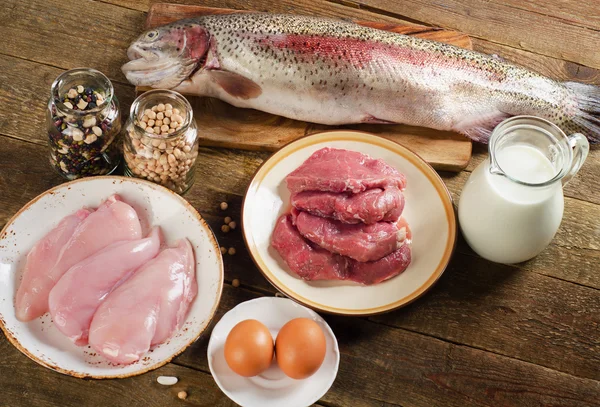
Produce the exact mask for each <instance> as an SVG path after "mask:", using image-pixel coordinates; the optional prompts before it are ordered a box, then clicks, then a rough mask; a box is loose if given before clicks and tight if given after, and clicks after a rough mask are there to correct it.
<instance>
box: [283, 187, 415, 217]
mask: <svg viewBox="0 0 600 407" xmlns="http://www.w3.org/2000/svg"><path fill="white" fill-rule="evenodd" d="M291 200H292V205H293V206H294V208H296V209H299V210H302V211H306V212H309V213H311V214H313V215H316V216H321V217H327V218H333V219H337V220H339V221H340V222H344V223H350V224H354V223H361V222H362V223H365V224H367V225H370V224H372V223H375V222H381V221H384V222H396V221H397V220H398V219H399V218H400V215H402V210H403V209H404V194H403V193H402V191H400V190H399V189H398V188H396V187H390V188H386V189H381V188H373V189H369V190H367V191H365V192H360V193H358V194H348V193H341V194H340V193H335V192H323V191H304V192H298V193H297V194H294V195H292V199H291Z"/></svg>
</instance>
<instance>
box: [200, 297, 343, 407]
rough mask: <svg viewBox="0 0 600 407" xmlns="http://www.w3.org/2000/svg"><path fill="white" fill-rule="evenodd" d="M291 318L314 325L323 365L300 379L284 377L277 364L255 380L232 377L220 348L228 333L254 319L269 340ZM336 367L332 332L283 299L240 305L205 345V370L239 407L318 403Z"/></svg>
mask: <svg viewBox="0 0 600 407" xmlns="http://www.w3.org/2000/svg"><path fill="white" fill-rule="evenodd" d="M294 318H310V319H312V320H313V321H315V322H317V323H318V324H319V325H320V326H321V329H323V333H325V339H326V341H327V353H326V354H325V360H324V361H323V364H322V365H321V367H320V368H319V370H317V372H316V373H315V374H313V375H312V376H310V377H308V378H306V379H304V380H294V379H290V378H289V377H287V376H286V375H285V374H284V373H283V372H282V371H281V369H279V367H277V363H275V362H274V363H273V365H271V367H270V368H269V369H268V370H267V371H265V372H263V373H262V374H260V375H258V376H255V377H242V376H240V375H238V374H236V373H234V372H233V371H232V370H231V369H230V368H229V366H228V365H227V362H226V361H225V354H224V352H223V347H224V346H225V340H226V339H227V335H228V334H229V332H230V331H231V329H232V328H233V327H234V326H235V325H237V324H238V323H239V322H241V321H243V320H245V319H256V320H258V321H260V322H262V323H263V324H265V325H266V326H267V328H269V331H271V334H272V335H273V339H276V338H277V334H278V333H279V330H280V329H281V327H283V325H285V324H286V323H287V322H288V321H289V320H291V319H294ZM339 364H340V351H339V349H338V344H337V340H336V339H335V335H334V334H333V331H332V330H331V328H330V327H329V325H327V322H325V320H324V319H323V318H321V317H320V316H319V315H318V314H317V313H316V312H314V311H311V310H309V309H308V308H305V307H303V306H301V305H299V304H296V303H295V302H293V301H290V300H288V299H286V298H275V297H262V298H257V299H254V300H250V301H246V302H243V303H241V304H239V305H237V306H236V307H235V308H233V309H232V310H231V311H229V312H228V313H227V314H225V315H223V318H221V320H220V321H219V322H218V323H217V325H215V328H214V329H213V332H212V335H211V336H210V341H209V342H208V366H209V367H210V372H211V373H212V376H213V378H214V379H215V382H217V385H218V386H219V387H220V388H221V390H222V391H223V393H225V394H226V395H227V397H229V398H230V399H231V400H233V401H235V402H236V403H238V404H239V405H241V406H243V407H281V406H285V407H306V406H310V405H311V404H313V403H315V402H316V401H317V400H319V399H320V398H321V397H323V395H324V394H325V393H327V390H329V388H330V387H331V385H332V384H333V382H334V381H335V377H336V375H337V371H338V367H339Z"/></svg>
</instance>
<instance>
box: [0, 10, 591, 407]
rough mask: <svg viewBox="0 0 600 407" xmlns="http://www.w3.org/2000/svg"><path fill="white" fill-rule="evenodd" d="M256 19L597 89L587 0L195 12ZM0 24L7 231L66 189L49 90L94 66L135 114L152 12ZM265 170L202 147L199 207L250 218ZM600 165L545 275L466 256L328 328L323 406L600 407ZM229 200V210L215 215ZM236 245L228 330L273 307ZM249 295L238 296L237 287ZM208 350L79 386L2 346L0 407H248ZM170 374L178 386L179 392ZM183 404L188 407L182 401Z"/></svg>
mask: <svg viewBox="0 0 600 407" xmlns="http://www.w3.org/2000/svg"><path fill="white" fill-rule="evenodd" d="M179 2H180V3H187V4H201V5H204V6H209V7H229V8H237V9H244V10H260V11H273V12H296V13H305V14H314V15H324V16H337V17H342V18H352V19H358V20H365V21H380V22H385V23H394V24H402V23H416V24H424V25H441V26H443V27H444V28H448V29H454V30H460V31H463V32H465V33H467V34H469V35H471V36H472V38H473V45H474V48H475V49H477V50H481V51H484V52H487V53H495V54H498V55H501V56H503V57H504V58H506V59H508V60H511V61H514V62H517V63H520V64H522V65H524V66H527V67H530V68H533V69H536V70H538V71H540V72H542V73H544V74H546V75H548V76H551V77H554V78H557V79H561V80H578V81H582V82H586V83H595V84H599V85H600V71H599V70H598V69H600V54H599V53H598V52H597V48H598V44H600V14H599V12H598V9H597V6H596V4H595V2H581V1H575V0H560V1H559V0H545V1H538V2H520V1H517V0H489V1H485V2H482V1H480V0H479V1H478V0H461V1H458V0H442V1H435V0H396V1H390V0H360V3H359V2H358V1H354V0H339V1H338V0H336V1H327V0H318V1H315V0H279V1H273V0H203V1H202V2H200V1H199V0H182V1H179ZM2 6H3V7H2V8H0V23H1V24H0V38H2V41H0V141H1V142H0V226H1V225H3V224H4V223H5V222H6V221H7V220H8V219H9V218H10V216H12V215H13V214H14V213H15V212H16V211H17V210H18V209H19V208H20V207H21V206H23V205H24V204H25V203H26V202H27V201H29V200H30V199H32V198H33V197H35V196H36V195H37V194H39V193H41V192H43V191H44V190H46V189H48V188H50V187H51V186H54V185H57V184H59V183H61V182H62V180H61V178H60V177H58V176H57V175H55V174H54V173H52V171H51V170H50V167H49V165H48V163H47V159H46V156H47V151H46V141H45V137H46V136H45V132H44V109H45V104H46V97H47V95H48V92H49V89H50V84H51V82H52V80H53V79H54V78H55V77H56V76H57V75H58V74H59V73H61V72H62V71H64V70H65V69H69V68H74V67H77V66H91V67H95V68H97V69H100V70H102V71H103V72H105V73H106V74H107V75H108V76H109V77H110V78H111V79H112V80H113V82H114V84H115V87H116V91H117V95H118V96H119V98H120V101H121V103H122V108H123V110H124V111H126V110H127V109H128V106H129V104H130V103H131V101H132V100H133V98H134V92H135V91H134V88H133V87H132V86H130V85H129V84H127V81H126V80H125V78H124V77H123V74H122V73H121V71H120V66H121V64H122V63H123V62H125V60H126V56H125V52H124V50H125V49H126V47H127V46H128V44H129V42H130V41H131V40H132V39H134V38H135V37H136V36H137V35H138V34H139V32H140V31H141V30H142V27H143V25H144V21H145V19H146V13H145V12H146V11H147V10H148V9H149V6H150V2H149V1H148V0H102V1H93V0H28V1H23V0H21V1H19V0H5V1H4V2H3V4H2ZM485 156H486V150H485V147H482V146H477V145H476V146H474V157H473V159H472V160H471V163H470V164H469V166H468V167H467V171H464V172H462V173H459V174H451V173H443V172H442V173H441V175H442V177H443V178H444V181H445V182H446V184H447V185H448V187H449V189H450V190H451V192H452V194H453V196H454V197H455V198H457V197H458V196H459V195H460V190H461V188H462V185H463V184H464V182H465V181H466V179H467V177H468V175H469V171H471V170H473V169H474V168H475V166H476V165H477V164H478V163H479V162H481V160H483V159H484V158H485ZM266 157H268V153H265V152H257V151H254V152H253V151H241V150H226V149H219V148H201V151H200V160H201V163H202V164H201V165H200V166H199V167H198V174H197V182H196V185H195V186H194V187H193V188H192V189H191V191H190V192H189V193H188V195H187V196H186V198H187V199H188V200H189V201H190V202H191V203H192V204H193V205H194V206H195V207H196V208H197V209H198V210H199V211H200V212H201V213H202V214H203V215H204V216H205V217H206V219H207V220H208V222H209V223H210V224H211V226H212V227H213V228H215V230H218V229H219V228H218V226H219V225H220V223H221V222H222V218H223V217H224V216H226V215H229V216H232V217H233V218H236V219H237V220H239V214H240V205H241V201H242V196H243V193H244V190H245V188H246V186H247V184H248V182H249V180H250V178H251V176H252V173H253V172H254V170H255V169H256V168H257V167H258V166H259V165H260V163H261V162H262V161H263V160H264V159H265V158H266ZM599 191H600V150H599V149H595V150H593V151H592V152H591V154H590V157H589V158H588V161H587V162H586V164H585V165H584V167H583V169H582V171H581V173H580V174H579V175H578V176H577V177H576V178H575V179H574V180H573V181H571V183H569V185H568V186H567V187H566V188H565V195H566V199H565V217H564V220H563V223H562V225H561V228H560V231H559V232H558V235H557V236H556V238H555V239H554V241H553V242H552V244H551V245H550V246H549V247H548V248H547V249H546V250H545V251H544V252H543V253H542V254H541V255H540V256H538V257H537V258H536V259H534V260H532V261H530V262H527V263H525V264H521V265H518V266H501V265H496V264H492V263H489V262H487V261H485V260H482V259H481V258H479V257H477V256H476V255H475V254H474V253H473V252H472V251H471V250H470V249H469V248H468V246H467V245H466V244H465V243H464V242H463V241H460V242H459V244H458V247H457V251H456V254H455V256H454V257H453V260H452V262H451V264H450V267H449V268H448V270H447V271H446V273H445V274H444V275H443V276H442V278H441V280H440V281H439V283H438V284H437V285H436V286H435V287H434V288H433V289H432V290H431V291H430V292H429V293H428V294H427V295H426V296H424V297H423V298H422V299H420V300H419V301H417V302H416V303H414V304H411V305H410V306H408V307H406V308H404V309H401V310H398V311H396V312H393V313H390V314H386V315H381V316H377V317H372V318H341V317H330V316H326V317H325V318H326V319H327V321H328V322H329V323H330V324H331V326H332V328H333V330H334V331H335V333H336V335H337V337H338V340H339V344H340V351H341V364H340V371H339V374H338V377H337V380H336V382H335V383H334V385H333V387H332V388H331V390H330V391H329V392H328V393H327V394H326V395H325V396H324V397H323V399H322V400H320V401H319V403H318V404H319V405H321V406H335V407H337V406H352V407H355V406H356V407H361V406H404V407H408V406H423V407H430V406H436V407H437V406H457V407H464V406H494V407H499V406H515V407H516V406H519V407H520V406H573V407H581V406H600V291H599V290H600V194H599V193H598V192H599ZM221 201H228V202H229V203H230V209H229V210H227V211H226V212H223V211H220V210H219V209H218V203H219V202H221ZM218 238H219V241H220V242H221V243H222V244H223V245H225V246H226V247H230V246H233V247H235V248H236V249H237V254H236V255H235V256H226V258H225V265H226V269H225V273H226V281H227V284H226V287H225V289H224V293H223V301H222V304H221V307H220V308H219V314H218V316H217V318H219V317H220V316H221V315H222V314H223V313H224V312H226V311H227V310H229V309H231V308H232V307H233V306H235V305H236V304H237V303H239V302H241V301H244V300H247V299H251V298H255V297H257V296H263V295H274V291H273V289H272V287H271V286H270V285H269V284H268V283H267V282H266V281H265V280H264V278H263V277H262V276H261V275H260V273H259V272H258V271H257V270H256V268H255V267H254V266H253V264H252V261H251V260H250V258H249V256H248V254H247V252H246V250H245V249H244V244H243V242H242V239H241V236H240V232H239V231H235V232H231V233H228V234H222V233H220V232H219V233H218ZM236 278H237V279H239V280H240V282H241V285H240V287H237V288H234V287H232V286H231V281H232V280H233V279H236ZM207 341H208V336H207V335H206V336H204V337H202V339H201V340H199V341H198V342H196V343H195V344H194V345H193V346H192V347H191V348H190V349H188V350H187V351H186V352H184V353H183V354H182V355H181V356H179V357H178V358H177V359H176V360H175V361H173V363H170V364H168V365H166V366H164V367H162V368H161V369H159V370H157V371H155V372H151V373H148V374H145V375H142V376H139V377H136V378H131V379H124V380H109V381H93V380H80V379H74V378H70V377H66V376H63V375H60V374H58V373H54V372H52V371H49V370H47V369H45V368H42V367H40V366H38V365H36V364H35V363H34V362H32V361H30V360H29V359H28V358H26V357H25V356H23V355H22V354H21V353H19V352H18V351H17V350H16V349H15V348H13V347H12V346H11V345H10V344H9V343H8V341H7V340H6V339H5V338H3V337H0V406H2V407H4V406H7V407H13V406H24V407H25V406H27V407H29V406H35V407H37V406H57V407H59V406H60V407H64V406H127V407H133V406H136V407H137V406H143V407H147V406H149V407H155V406H156V407H164V406H178V405H184V404H187V405H195V406H231V405H234V404H233V403H232V402H231V401H229V400H228V399H227V398H226V397H225V396H224V395H223V394H222V393H221V392H220V390H219V389H218V387H217V386H216V384H215V383H214V381H213V379H212V378H211V377H210V374H209V373H208V364H207V360H206V345H207ZM160 374H173V375H176V376H178V377H179V378H180V381H179V383H178V384H177V385H176V386H174V387H172V388H165V387H163V386H160V385H158V384H157V383H156V377H157V376H158V375H160ZM180 390H185V391H187V392H188V394H189V398H188V399H187V400H186V401H185V402H183V401H180V400H178V399H177V397H176V394H177V392H178V391H180Z"/></svg>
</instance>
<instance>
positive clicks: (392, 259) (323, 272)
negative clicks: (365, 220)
mask: <svg viewBox="0 0 600 407" xmlns="http://www.w3.org/2000/svg"><path fill="white" fill-rule="evenodd" d="M406 242H407V243H405V244H403V245H402V246H401V247H400V248H399V249H398V250H396V251H394V252H392V253H390V254H389V255H387V256H385V257H384V258H382V259H380V260H377V261H373V262H368V263H361V262H357V261H356V260H352V259H350V258H348V257H345V256H340V255H339V254H334V253H331V252H329V251H327V250H325V249H322V248H320V247H318V246H315V245H314V244H311V243H310V242H309V241H308V240H306V239H304V238H303V237H302V235H301V234H300V232H298V230H297V229H296V227H295V226H294V225H293V223H292V217H291V215H283V216H282V217H280V218H279V220H278V221H277V224H276V225H275V230H274V231H273V236H272V238H271V244H272V246H273V248H275V250H277V252H278V253H279V254H280V256H281V257H282V258H283V260H284V261H285V262H286V264H287V265H288V266H289V268H290V269H291V270H292V272H293V273H295V274H297V275H298V276H299V277H300V278H302V279H304V280H351V281H355V282H357V283H361V284H365V285H370V284H376V283H380V282H382V281H385V280H387V279H389V278H392V277H394V276H396V275H398V274H400V273H402V272H403V271H404V270H406V268H407V267H408V266H409V264H410V245H409V244H408V240H406Z"/></svg>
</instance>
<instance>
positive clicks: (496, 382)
mask: <svg viewBox="0 0 600 407" xmlns="http://www.w3.org/2000/svg"><path fill="white" fill-rule="evenodd" d="M440 291H443V290H440ZM462 293H463V294H464V295H469V296H476V294H473V293H469V292H467V291H464V292H462ZM253 296H254V294H252V293H249V292H247V291H245V290H242V289H239V288H238V289H235V288H232V287H230V286H227V287H225V290H224V295H223V300H222V303H221V309H220V311H219V312H224V311H225V310H228V309H230V308H232V307H233V306H235V305H236V304H238V303H239V302H240V301H245V300H247V299H250V298H252V297H253ZM481 298H483V295H482V297H481ZM421 301H423V300H420V302H421ZM420 302H419V303H420ZM457 302H458V301H457ZM417 304H418V303H417ZM415 305H416V304H415ZM470 309H471V308H470ZM431 312H432V313H435V312H439V313H440V314H443V313H444V310H443V309H442V310H440V309H433V310H432V311H431ZM392 315H393V314H392ZM326 319H327V321H328V323H329V324H330V325H331V327H332V329H333V330H334V332H335V334H336V335H337V338H338V342H339V346H340V353H341V360H340V369H339V372H338V377H337V379H336V382H335V383H334V384H333V387H332V388H331V390H330V391H329V392H328V393H327V394H326V395H325V396H324V397H323V399H322V400H321V401H322V402H323V403H324V404H326V405H329V404H336V405H341V406H353V407H354V406H367V405H378V406H380V405H382V403H390V404H399V405H402V406H415V407H417V406H428V407H430V406H448V407H450V406H457V407H458V406H460V407H466V406H538V405H560V406H598V405H600V401H599V400H600V382H597V381H594V380H589V379H582V378H576V377H574V376H571V375H568V374H565V373H560V372H557V371H553V370H550V369H547V368H544V367H541V366H536V365H533V364H531V363H526V362H522V361H519V360H516V359H512V358H507V357H504V356H499V355H495V354H491V353H489V352H485V351H481V350H477V349H472V348H468V347H464V346H458V345H454V344H451V343H447V342H443V341H440V340H437V339H434V338H431V337H427V336H423V335H420V334H417V333H412V332H408V331H405V330H398V329H393V328H390V327H388V326H385V325H380V324H374V323H372V322H369V321H367V320H365V319H361V318H344V317H335V316H327V317H326ZM447 324H448V321H444V323H443V324H442V325H447ZM478 329H480V330H482V331H483V327H478ZM206 344H207V338H202V339H201V340H200V341H198V342H197V343H196V344H194V345H193V348H192V349H191V350H189V351H187V352H185V353H184V354H183V355H181V356H180V357H178V358H177V363H182V364H184V365H186V366H191V367H195V368H198V369H205V368H206V366H207V360H206V354H205V352H202V350H204V349H206Z"/></svg>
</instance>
